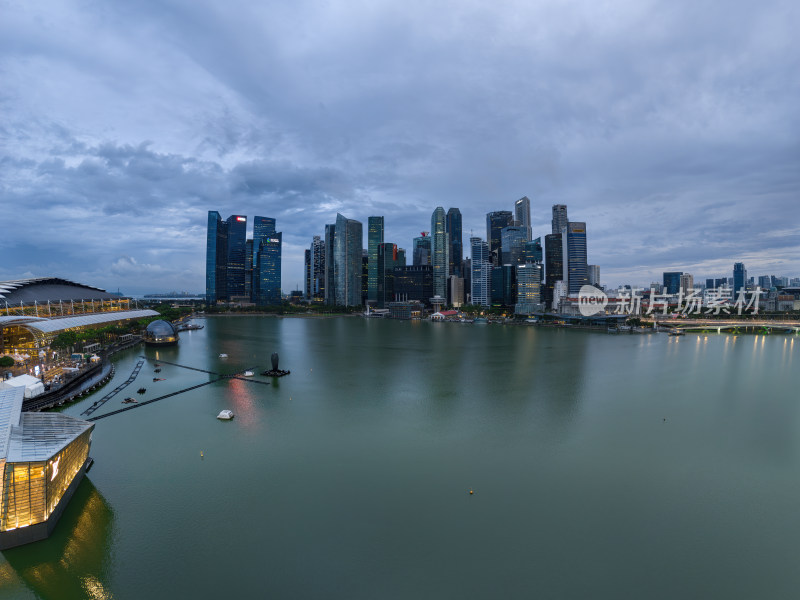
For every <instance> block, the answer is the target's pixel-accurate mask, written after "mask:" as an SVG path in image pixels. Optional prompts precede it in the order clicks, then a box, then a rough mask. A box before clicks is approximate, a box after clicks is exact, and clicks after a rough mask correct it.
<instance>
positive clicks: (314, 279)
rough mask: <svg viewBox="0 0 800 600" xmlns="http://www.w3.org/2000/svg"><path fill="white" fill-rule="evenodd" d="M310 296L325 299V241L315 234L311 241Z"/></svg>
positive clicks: (313, 298)
mask: <svg viewBox="0 0 800 600" xmlns="http://www.w3.org/2000/svg"><path fill="white" fill-rule="evenodd" d="M309 253H310V254H311V297H310V298H309V299H310V300H316V301H318V302H319V301H322V300H324V299H325V242H324V241H323V240H322V238H320V236H318V235H315V236H314V238H313V239H312V241H311V248H310V252H309Z"/></svg>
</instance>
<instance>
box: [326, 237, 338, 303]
mask: <svg viewBox="0 0 800 600" xmlns="http://www.w3.org/2000/svg"><path fill="white" fill-rule="evenodd" d="M335 242H336V225H334V224H333V223H331V224H328V225H325V304H336V266H335V264H334V260H335V259H334V256H335V254H336V253H335V248H336V244H335Z"/></svg>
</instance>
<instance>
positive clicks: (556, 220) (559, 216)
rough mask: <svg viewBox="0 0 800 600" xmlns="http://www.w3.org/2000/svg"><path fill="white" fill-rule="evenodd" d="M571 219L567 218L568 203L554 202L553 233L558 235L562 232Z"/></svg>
mask: <svg viewBox="0 0 800 600" xmlns="http://www.w3.org/2000/svg"><path fill="white" fill-rule="evenodd" d="M568 222H569V220H568V219H567V205H566V204H554V205H553V223H552V225H553V235H557V234H560V233H561V230H563V229H564V228H565V227H566V226H567V223H568Z"/></svg>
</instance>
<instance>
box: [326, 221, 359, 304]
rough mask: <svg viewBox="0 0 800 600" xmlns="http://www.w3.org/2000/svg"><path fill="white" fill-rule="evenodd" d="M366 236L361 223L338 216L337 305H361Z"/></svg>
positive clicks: (335, 275) (335, 278)
mask: <svg viewBox="0 0 800 600" xmlns="http://www.w3.org/2000/svg"><path fill="white" fill-rule="evenodd" d="M363 243H364V234H363V229H362V225H361V222H360V221H356V220H355V219H348V218H347V217H345V216H344V215H341V214H337V215H336V231H335V235H334V243H333V245H334V248H333V263H334V265H333V266H334V288H335V294H336V304H338V305H340V306H359V305H360V304H361V288H362V285H361V272H362V255H363Z"/></svg>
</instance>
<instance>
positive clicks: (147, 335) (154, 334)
mask: <svg viewBox="0 0 800 600" xmlns="http://www.w3.org/2000/svg"><path fill="white" fill-rule="evenodd" d="M144 343H145V344H146V345H148V346H174V345H175V344H177V343H178V332H177V330H176V329H175V327H174V326H173V325H172V323H169V322H167V321H162V320H160V319H159V320H158V321H153V322H152V323H150V324H149V325H148V326H147V329H146V330H145V332H144Z"/></svg>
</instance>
